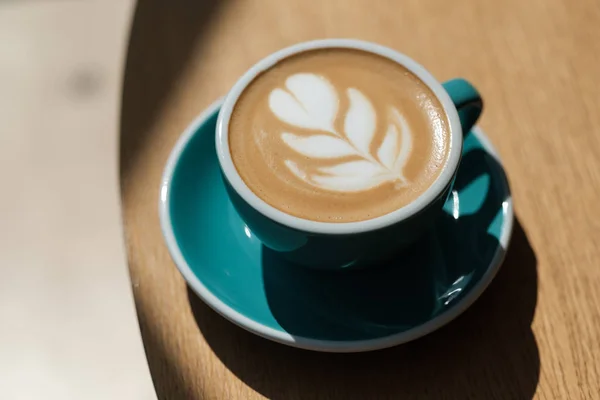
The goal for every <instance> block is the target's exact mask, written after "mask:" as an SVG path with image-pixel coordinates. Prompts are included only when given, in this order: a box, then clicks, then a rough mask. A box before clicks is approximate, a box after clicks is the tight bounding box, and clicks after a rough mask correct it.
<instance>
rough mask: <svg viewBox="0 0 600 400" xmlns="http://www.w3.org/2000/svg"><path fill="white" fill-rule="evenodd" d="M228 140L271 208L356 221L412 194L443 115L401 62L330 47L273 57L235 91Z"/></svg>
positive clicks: (424, 176)
mask: <svg viewBox="0 0 600 400" xmlns="http://www.w3.org/2000/svg"><path fill="white" fill-rule="evenodd" d="M229 148H230V152H231V157H232V159H233V163H234V165H235V167H236V169H237V171H238V173H239V174H240V176H241V178H242V179H243V180H244V182H245V183H246V185H247V186H248V187H249V188H250V190H252V191H253V192H254V193H255V194H256V195H257V196H258V197H259V198H261V199H262V200H263V201H265V202H266V203H268V204H270V205H271V206H273V207H275V208H277V209H279V210H281V211H283V212H285V213H287V214H290V215H293V216H296V217H299V218H304V219H308V220H313V221H320V222H340V223H342V222H355V221H364V220H368V219H372V218H375V217H379V216H382V215H385V214H388V213H390V212H393V211H395V210H397V209H399V208H401V207H403V206H405V205H407V204H409V203H411V202H412V201H414V200H415V199H416V198H417V197H419V196H420V195H421V194H422V193H423V192H425V191H426V190H427V189H428V188H429V187H430V186H431V185H432V184H433V182H434V181H435V180H436V179H437V177H438V176H439V174H440V172H441V169H442V167H443V166H444V164H445V162H446V159H447V157H448V153H449V148H450V126H449V122H448V118H447V116H446V114H445V112H444V110H443V108H442V105H441V103H440V101H439V100H438V99H437V97H436V96H435V94H434V93H433V92H432V91H431V89H430V88H429V87H428V86H427V85H426V84H425V83H423V82H422V81H421V80H420V79H419V78H418V77H417V76H415V75H414V74H413V73H412V72H410V71H409V70H408V69H406V68H405V67H403V66H402V65H400V64H398V63H396V62H394V61H392V60H390V59H388V58H385V57H383V56H380V55H376V54H373V53H369V52H366V51H361V50H355V49H346V48H330V49H317V50H309V51H305V52H302V53H299V54H296V55H293V56H290V57H288V58H285V59H283V60H281V61H279V62H278V63H277V64H276V65H274V66H273V67H271V68H269V69H268V70H266V71H264V72H262V73H261V74H259V75H258V76H257V77H256V78H254V80H253V81H252V82H251V83H250V84H249V85H248V86H247V87H246V88H245V89H244V91H243V92H242V93H241V95H240V96H239V98H238V99H237V102H236V104H235V105H234V108H233V112H232V114H231V118H230V120H229Z"/></svg>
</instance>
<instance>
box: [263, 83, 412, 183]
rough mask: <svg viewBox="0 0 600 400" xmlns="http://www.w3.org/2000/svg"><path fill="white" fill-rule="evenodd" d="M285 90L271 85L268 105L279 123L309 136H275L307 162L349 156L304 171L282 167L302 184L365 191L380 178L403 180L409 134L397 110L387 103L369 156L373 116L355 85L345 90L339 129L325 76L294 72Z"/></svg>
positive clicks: (291, 162) (333, 94) (333, 97)
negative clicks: (376, 143) (378, 139)
mask: <svg viewBox="0 0 600 400" xmlns="http://www.w3.org/2000/svg"><path fill="white" fill-rule="evenodd" d="M285 86H286V89H280V88H277V89H275V90H273V91H272V92H271V94H270V96H269V108H270V109H271V111H272V112H273V113H274V114H275V115H276V116H277V117H278V118H279V119H280V120H281V121H283V122H285V123H287V124H289V125H291V126H296V127H299V128H307V129H311V130H314V131H315V133H314V134H313V135H297V134H294V133H290V132H283V133H282V134H281V139H282V140H283V142H284V143H285V144H287V145H288V146H289V147H290V148H292V149H293V150H295V151H296V152H297V153H299V154H301V155H303V156H304V157H307V158H308V159H309V160H311V161H312V160H317V159H324V160H329V159H338V158H344V157H352V160H349V161H341V162H339V163H338V164H335V165H333V166H327V167H319V168H317V170H316V172H315V173H314V174H310V173H308V172H307V171H306V169H305V168H302V167H300V166H299V165H298V163H297V162H296V161H294V160H291V159H287V160H285V161H284V163H285V165H286V166H287V167H288V168H289V169H290V171H291V172H292V173H293V174H294V175H296V177H298V178H299V179H302V180H303V181H305V182H306V183H309V184H311V185H314V186H317V187H320V188H322V189H328V190H333V191H340V192H352V191H360V190H367V189H371V188H373V187H375V186H378V185H380V184H381V183H383V182H389V181H392V182H396V185H400V186H402V185H404V184H406V183H407V182H406V178H405V177H404V175H403V173H402V170H403V168H404V164H405V163H406V161H407V160H408V157H409V155H410V150H411V143H412V142H411V141H412V138H411V132H410V128H409V126H408V124H407V123H406V120H405V119H404V117H402V115H401V114H400V112H399V111H398V110H397V109H396V108H395V107H392V106H390V108H389V110H388V112H387V114H388V119H389V123H388V127H387V130H386V131H385V135H384V138H383V141H382V143H381V144H380V146H379V148H378V149H377V152H376V153H375V154H372V153H371V143H372V142H373V139H374V138H375V133H376V128H377V115H376V111H375V109H374V108H373V105H372V104H371V102H370V101H369V99H367V97H365V95H364V94H363V93H362V92H361V91H360V90H358V89H355V88H348V89H347V90H346V94H347V96H348V99H349V101H350V108H349V109H348V111H347V112H346V115H345V116H344V125H343V127H344V131H343V132H338V131H337V130H336V129H335V127H334V126H335V124H334V122H335V119H336V117H337V114H338V104H339V100H338V95H337V93H336V92H335V88H334V87H333V86H332V85H331V84H330V83H329V81H327V79H325V78H323V77H321V76H317V75H314V74H306V73H304V74H295V75H292V76H290V77H289V78H287V80H286V82H285Z"/></svg>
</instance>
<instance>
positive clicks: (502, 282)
mask: <svg viewBox="0 0 600 400" xmlns="http://www.w3.org/2000/svg"><path fill="white" fill-rule="evenodd" d="M188 296H189V301H190V304H191V308H192V312H193V314H194V317H195V319H196V322H197V324H198V327H199V328H200V331H201V333H202V334H203V335H204V337H205V339H206V341H207V342H208V343H209V345H210V346H211V347H212V349H213V350H214V352H215V354H216V355H217V356H218V357H219V358H220V359H221V360H222V361H223V363H224V364H225V365H227V367H228V368H229V369H230V370H231V371H232V372H233V373H234V374H236V375H237V376H238V377H239V378H240V379H241V380H242V381H244V382H245V383H246V384H248V385H249V386H250V387H252V388H253V389H254V390H256V391H257V392H259V393H261V394H263V395H264V396H266V397H268V398H272V399H301V398H302V399H304V398H327V399H367V398H377V399H383V398H393V399H396V398H418V399H421V398H439V397H440V396H442V397H444V398H448V399H465V398H473V399H485V398H501V399H527V398H532V397H533V394H534V393H535V389H536V387H537V383H538V380H539V372H540V359H539V353H538V348H537V345H536V342H535V338H534V336H533V332H532V330H531V327H530V325H531V321H532V319H533V316H534V311H535V306H536V301H537V270H536V258H535V255H534V252H533V250H532V248H531V246H530V245H529V242H528V240H527V236H526V234H525V232H524V231H523V228H522V227H521V225H520V224H519V222H518V220H515V226H514V231H513V237H512V240H511V244H510V246H509V250H508V252H507V254H506V258H505V261H504V264H503V267H502V268H501V269H500V271H499V273H498V275H497V276H496V278H495V279H494V281H493V282H492V284H491V285H490V287H489V288H488V290H487V291H486V292H485V293H484V294H483V295H482V296H481V298H480V299H479V300H478V301H476V302H475V304H474V305H473V306H472V307H471V308H470V309H469V310H467V311H466V312H465V313H464V314H463V315H462V316H460V317H459V318H458V319H456V320H455V321H453V322H452V323H450V324H449V325H447V326H446V327H444V328H442V329H440V330H439V331H437V332H435V333H432V334H431V335H429V336H426V337H424V338H421V339H419V340H417V341H415V342H411V343H408V344H404V345H401V346H397V347H395V348H391V349H387V350H380V351H376V352H370V353H362V354H328V353H316V352H311V351H305V350H299V349H294V348H291V347H287V346H284V345H280V344H276V343H273V342H270V341H267V340H265V339H262V338H259V337H257V336H254V335H252V334H250V333H248V332H246V331H244V330H243V329H241V328H239V327H237V326H235V325H233V324H232V323H230V322H228V321H226V320H225V319H223V318H221V317H220V316H218V315H217V314H216V313H215V312H213V311H212V310H211V309H210V308H208V307H207V306H206V305H205V304H204V303H203V302H202V301H201V300H200V299H199V298H198V297H197V296H196V295H195V294H194V293H193V291H192V290H191V289H188Z"/></svg>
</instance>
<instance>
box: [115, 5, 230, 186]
mask: <svg viewBox="0 0 600 400" xmlns="http://www.w3.org/2000/svg"><path fill="white" fill-rule="evenodd" d="M223 3H224V2H223V1H218V0H172V1H164V0H144V1H138V2H137V7H136V9H135V14H134V19H133V22H132V28H131V32H130V37H129V47H128V49H127V62H126V65H125V76H124V79H123V82H124V86H123V98H122V110H121V116H122V118H121V129H120V132H121V137H120V141H121V142H120V160H119V162H120V174H121V185H123V184H124V182H125V181H126V180H127V177H128V173H129V170H130V168H131V166H132V165H133V164H134V163H135V160H136V159H137V157H138V154H139V153H140V151H141V150H142V148H143V146H144V145H145V143H147V142H148V138H147V137H146V135H148V134H149V133H151V132H152V130H151V129H150V127H151V126H152V124H153V123H154V122H155V121H154V118H155V116H157V115H159V111H160V110H162V109H163V105H164V102H165V101H167V99H168V97H169V94H170V91H171V90H173V89H174V88H175V86H176V83H177V80H178V79H179V78H180V77H181V74H182V73H183V71H184V70H185V68H186V67H187V64H188V61H189V60H190V57H191V56H192V52H193V51H195V50H198V45H197V44H198V43H200V42H201V40H202V37H203V35H204V32H205V29H206V27H207V26H209V25H210V20H211V18H212V17H213V16H214V14H215V13H216V11H217V9H218V8H219V7H221V6H222V5H223Z"/></svg>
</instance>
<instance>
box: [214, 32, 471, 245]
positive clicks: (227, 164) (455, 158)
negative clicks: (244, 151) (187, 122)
mask: <svg viewBox="0 0 600 400" xmlns="http://www.w3.org/2000/svg"><path fill="white" fill-rule="evenodd" d="M326 48H350V49H356V50H362V51H365V52H370V53H373V54H377V55H379V56H383V57H385V58H388V59H390V60H392V61H394V62H396V63H398V64H400V65H402V66H403V67H404V68H406V69H408V70H409V71H410V72H412V73H413V74H414V75H416V76H417V77H418V78H419V79H420V80H421V81H422V82H423V83H424V84H425V85H427V86H428V87H429V89H430V90H431V91H432V92H433V94H434V95H435V96H436V97H437V99H438V100H439V102H440V104H441V105H442V108H443V110H444V113H445V114H446V116H447V118H448V122H449V126H450V143H449V153H448V157H447V158H446V161H445V163H444V165H443V166H442V167H441V169H442V170H441V172H440V175H439V176H438V177H437V179H436V180H435V181H434V182H433V184H431V186H430V187H429V188H427V189H426V190H425V191H424V192H423V193H422V194H421V195H420V196H419V197H417V198H416V199H415V200H414V201H412V202H411V203H409V204H407V205H405V206H403V207H401V208H399V209H397V210H395V211H392V212H391V213H388V214H385V215H383V216H380V217H375V218H372V219H367V220H362V221H358V222H340V223H337V222H336V223H332V222H317V221H313V220H308V219H304V218H299V217H296V216H293V215H290V214H287V213H285V212H283V211H281V210H279V209H277V208H275V207H273V206H271V205H270V204H268V203H266V202H265V201H264V200H262V199H261V198H260V197H258V196H257V195H256V194H255V193H254V192H252V190H251V189H250V188H249V187H248V186H247V185H246V183H245V182H244V180H243V179H242V178H241V176H240V174H239V173H238V171H237V169H236V167H235V165H234V163H233V160H232V157H231V153H230V149H229V120H230V118H231V114H232V111H233V109H234V107H235V105H236V102H237V100H238V99H239V97H240V95H241V94H242V93H243V91H244V90H245V88H246V87H247V86H248V85H249V84H250V83H251V82H252V81H253V80H254V78H256V76H258V75H259V74H260V73H262V72H264V71H265V70H268V69H269V68H271V67H272V66H274V65H275V64H277V63H278V62H279V61H281V60H283V59H285V58H287V57H290V56H292V55H296V54H299V53H302V52H305V51H310V50H315V49H326ZM462 140H463V134H462V129H461V125H460V120H459V117H458V112H457V110H456V107H455V106H454V104H453V102H452V100H451V99H450V96H449V95H448V93H447V92H446V90H445V89H444V88H443V86H442V85H441V83H439V82H438V81H437V80H436V79H435V77H434V76H433V75H432V74H431V73H429V72H428V71H427V70H426V69H425V68H423V67H422V66H421V65H420V64H418V63H417V62H416V61H414V60H413V59H411V58H410V57H408V56H406V55H404V54H402V53H399V52H397V51H395V50H393V49H390V48H388V47H384V46H381V45H378V44H375V43H370V42H365V41H360V40H354V39H323V40H315V41H310V42H303V43H299V44H296V45H293V46H290V47H287V48H284V49H282V50H279V51H277V52H275V53H273V54H271V55H269V56H267V57H265V58H263V59H262V60H260V61H259V62H258V63H256V64H255V65H254V66H253V67H251V68H250V69H249V70H248V71H247V72H246V73H245V74H244V75H242V77H241V78H240V79H239V80H238V81H237V82H236V83H235V84H234V86H233V87H232V89H231V90H230V91H229V93H228V94H227V96H226V97H225V99H224V102H223V106H222V108H221V111H220V113H219V117H218V120H217V129H216V147H217V154H218V158H219V164H220V166H221V170H222V171H223V174H224V176H225V178H226V179H227V181H228V182H229V184H230V185H231V186H232V188H233V189H234V190H235V191H236V192H237V193H238V194H239V195H240V196H241V198H242V199H243V200H244V201H245V202H247V203H248V204H249V205H250V206H251V207H252V208H254V209H255V210H257V211H258V212H259V213H261V214H262V215H264V216H266V217H267V218H269V219H271V220H273V221H276V222H278V223H280V224H282V225H285V226H288V227H291V228H294V229H298V230H301V231H305V232H313V233H324V234H354V233H363V232H368V231H372V230H378V229H382V228H385V227H387V226H390V225H392V224H396V223H398V222H401V221H403V220H405V219H407V218H409V217H411V216H413V215H415V214H417V213H419V212H421V211H422V210H424V209H425V208H427V207H428V206H429V205H430V204H431V203H433V202H434V200H435V199H437V198H438V197H439V196H440V195H441V194H442V193H443V191H444V189H445V188H446V187H447V186H448V184H449V183H450V181H451V180H452V178H453V176H454V174H455V172H456V170H457V168H458V164H459V162H460V154H461V149H462Z"/></svg>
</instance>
